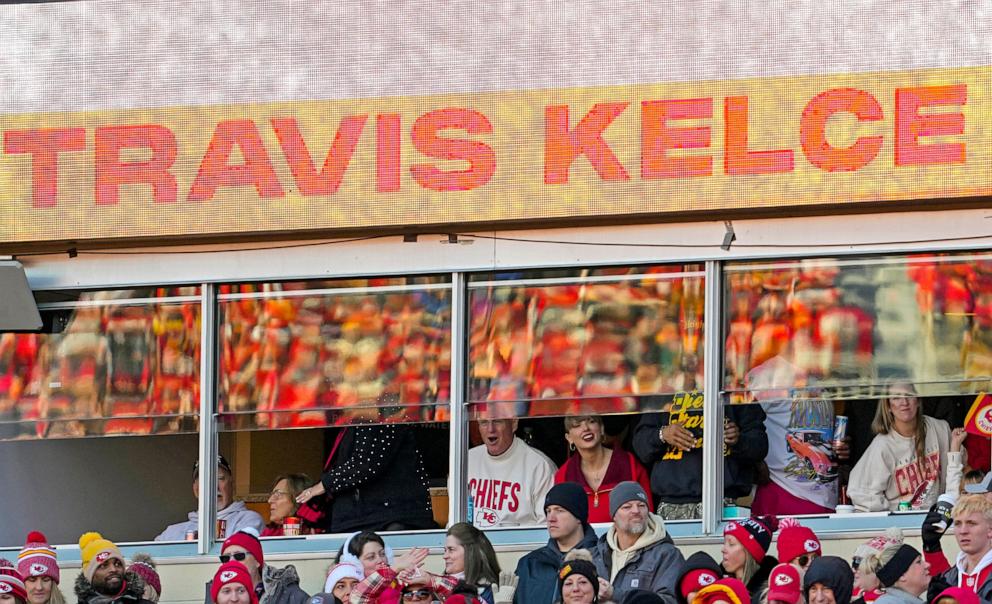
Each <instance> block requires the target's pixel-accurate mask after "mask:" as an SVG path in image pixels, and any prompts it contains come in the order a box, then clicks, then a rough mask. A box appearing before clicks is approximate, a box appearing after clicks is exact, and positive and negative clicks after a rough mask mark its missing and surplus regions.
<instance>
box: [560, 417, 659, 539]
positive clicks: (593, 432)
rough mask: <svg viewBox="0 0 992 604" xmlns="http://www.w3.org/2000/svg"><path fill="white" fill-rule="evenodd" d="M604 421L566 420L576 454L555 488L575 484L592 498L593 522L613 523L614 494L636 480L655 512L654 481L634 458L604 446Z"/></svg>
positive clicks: (567, 437)
mask: <svg viewBox="0 0 992 604" xmlns="http://www.w3.org/2000/svg"><path fill="white" fill-rule="evenodd" d="M604 437H605V432H604V430H603V418H602V417H600V416H598V415H580V416H576V417H566V418H565V441H566V442H568V449H569V451H571V452H572V454H571V455H570V456H569V458H568V459H567V460H566V461H565V463H564V464H562V466H561V467H560V468H558V471H557V472H555V484H559V483H562V482H574V483H576V484H578V485H579V486H581V487H582V489H583V490H584V491H585V492H586V495H587V496H588V497H589V522H590V523H593V522H613V518H611V517H610V491H612V490H613V487H615V486H617V485H618V484H620V483H621V482H626V481H628V480H633V481H635V482H638V483H640V485H641V486H642V487H644V492H645V493H647V494H648V509H650V510H653V509H654V504H653V503H652V502H651V501H650V499H651V480H650V479H649V478H648V473H647V472H646V471H645V470H644V467H643V466H641V464H640V463H639V462H638V461H637V459H636V458H635V457H634V455H633V454H632V453H630V452H628V451H623V450H622V449H620V448H619V447H617V448H613V449H611V448H609V447H607V446H605V445H604V444H603V439H604Z"/></svg>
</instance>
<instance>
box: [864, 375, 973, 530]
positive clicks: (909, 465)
mask: <svg viewBox="0 0 992 604" xmlns="http://www.w3.org/2000/svg"><path fill="white" fill-rule="evenodd" d="M871 428H872V431H873V432H874V433H875V434H876V436H875V439H874V440H872V441H871V444H870V445H868V449H867V450H866V451H865V453H864V455H862V456H861V459H860V460H859V461H858V463H857V464H856V465H855V466H854V469H853V470H851V477H850V483H849V485H848V487H847V494H848V496H850V498H851V501H852V502H853V503H854V505H855V506H856V507H857V508H858V509H859V510H862V511H868V512H881V511H896V510H898V509H899V504H900V503H908V504H909V505H910V506H911V507H913V508H916V509H923V510H926V509H929V508H930V506H931V505H933V504H934V503H936V502H937V497H938V496H940V495H941V494H942V493H944V492H945V491H951V492H957V487H958V485H957V483H958V482H959V481H960V479H961V470H962V467H963V463H964V460H963V459H962V457H963V454H962V452H961V447H962V444H963V443H964V439H965V436H966V434H965V431H964V430H963V429H961V428H956V429H955V430H953V431H952V430H951V429H950V427H949V426H948V425H947V422H945V421H942V420H939V419H935V418H932V417H929V416H926V415H923V408H922V406H921V405H920V401H919V399H917V397H916V389H915V388H914V387H913V385H912V384H911V383H908V382H897V383H894V384H892V385H891V386H890V387H889V395H888V397H886V398H885V399H882V400H880V401H879V402H878V407H877V409H876V411H875V419H874V421H872V425H871Z"/></svg>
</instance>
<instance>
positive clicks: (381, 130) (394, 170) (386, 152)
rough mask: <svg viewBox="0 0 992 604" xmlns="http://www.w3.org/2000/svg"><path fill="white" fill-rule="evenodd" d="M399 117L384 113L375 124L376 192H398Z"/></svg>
mask: <svg viewBox="0 0 992 604" xmlns="http://www.w3.org/2000/svg"><path fill="white" fill-rule="evenodd" d="M400 136H402V132H400V116H399V114H398V113H384V114H382V115H380V116H378V117H377V118H376V123H375V182H376V190H378V191H379V192H380V193H389V192H392V191H399V190H400V149H401V145H400Z"/></svg>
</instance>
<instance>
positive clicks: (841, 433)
mask: <svg viewBox="0 0 992 604" xmlns="http://www.w3.org/2000/svg"><path fill="white" fill-rule="evenodd" d="M845 438H847V416H846V415H838V416H837V417H836V418H835V419H834V448H837V447H838V446H839V445H841V444H843V443H844V439H845Z"/></svg>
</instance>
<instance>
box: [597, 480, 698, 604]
mask: <svg viewBox="0 0 992 604" xmlns="http://www.w3.org/2000/svg"><path fill="white" fill-rule="evenodd" d="M610 512H611V514H612V516H613V526H611V527H610V529H609V530H608V531H607V532H606V534H605V535H603V536H602V537H600V539H599V542H598V543H597V544H596V548H595V550H593V559H594V561H595V563H596V569H597V570H598V571H599V574H600V576H602V577H603V578H604V579H606V581H607V582H608V583H610V585H612V591H609V590H608V592H607V593H606V594H603V597H604V598H609V599H616V600H621V599H623V597H624V596H625V595H627V592H628V591H631V590H634V589H646V590H649V591H653V592H655V593H656V594H658V595H659V596H661V597H662V598H663V599H664V600H665V601H666V602H668V603H669V604H676V601H677V596H676V593H677V584H678V577H679V572H680V571H681V570H682V566H683V564H684V563H685V559H684V558H683V557H682V553H681V552H680V551H679V550H678V548H676V547H675V545H674V543H673V542H672V538H671V537H670V536H669V535H668V533H667V532H666V531H665V521H664V520H662V518H661V516H658V515H656V514H654V513H652V512H651V509H650V508H649V507H648V496H647V493H645V492H644V488H643V487H642V486H641V485H640V484H638V483H636V482H633V481H628V482H621V483H620V484H618V485H617V486H616V487H615V488H614V489H613V491H612V492H611V493H610Z"/></svg>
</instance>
